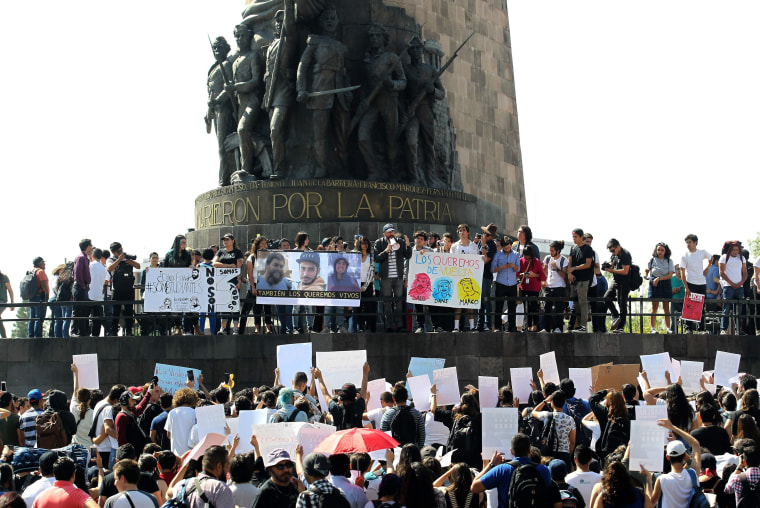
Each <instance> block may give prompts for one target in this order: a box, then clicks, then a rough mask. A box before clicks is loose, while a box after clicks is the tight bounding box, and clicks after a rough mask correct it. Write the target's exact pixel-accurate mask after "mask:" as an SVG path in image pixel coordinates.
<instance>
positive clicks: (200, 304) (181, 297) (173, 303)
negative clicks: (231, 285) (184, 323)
mask: <svg viewBox="0 0 760 508" xmlns="http://www.w3.org/2000/svg"><path fill="white" fill-rule="evenodd" d="M212 270H213V269H212ZM207 307H208V284H207V283H206V281H205V279H204V278H203V277H202V276H201V272H200V270H199V269H197V268H151V269H150V270H148V271H147V273H146V274H145V292H144V293H143V308H144V310H145V312H162V313H169V312H203V311H204V310H205V309H206V308H207Z"/></svg>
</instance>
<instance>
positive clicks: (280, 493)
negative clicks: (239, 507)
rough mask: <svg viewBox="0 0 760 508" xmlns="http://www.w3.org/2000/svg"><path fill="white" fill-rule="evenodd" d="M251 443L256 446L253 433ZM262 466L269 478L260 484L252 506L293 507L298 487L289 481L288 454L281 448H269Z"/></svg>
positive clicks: (290, 472) (265, 507) (290, 474)
mask: <svg viewBox="0 0 760 508" xmlns="http://www.w3.org/2000/svg"><path fill="white" fill-rule="evenodd" d="M251 444H252V445H253V447H254V448H258V441H257V439H256V436H255V435H254V436H251ZM299 448H300V446H299ZM297 449H298V448H297ZM264 468H265V469H266V471H267V473H269V479H268V480H267V481H265V482H264V483H263V484H262V485H261V490H260V491H259V497H258V498H256V501H255V502H254V503H253V508H295V506H296V500H297V499H298V487H296V485H295V484H294V483H293V482H292V481H291V479H292V478H293V461H292V460H290V454H289V453H288V452H287V451H285V450H284V449H283V448H275V449H274V450H271V451H270V452H269V453H268V454H267V456H266V457H264ZM299 483H300V482H299Z"/></svg>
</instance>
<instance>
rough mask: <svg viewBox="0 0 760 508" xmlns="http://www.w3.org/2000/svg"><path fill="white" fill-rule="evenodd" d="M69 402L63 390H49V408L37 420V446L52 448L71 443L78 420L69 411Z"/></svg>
mask: <svg viewBox="0 0 760 508" xmlns="http://www.w3.org/2000/svg"><path fill="white" fill-rule="evenodd" d="M67 402H68V401H67V399H66V394H65V393H63V392H62V391H59V390H51V391H49V392H48V395H47V408H46V409H45V411H43V412H42V413H40V415H39V416H37V420H36V421H35V426H36V433H37V448H46V449H48V450H52V449H54V448H63V447H64V446H66V445H68V444H69V443H71V438H72V436H74V435H75V434H76V433H77V421H76V418H74V415H73V414H72V413H71V411H69V407H68V403H67ZM53 415H55V417H54V416H53ZM43 422H46V424H43Z"/></svg>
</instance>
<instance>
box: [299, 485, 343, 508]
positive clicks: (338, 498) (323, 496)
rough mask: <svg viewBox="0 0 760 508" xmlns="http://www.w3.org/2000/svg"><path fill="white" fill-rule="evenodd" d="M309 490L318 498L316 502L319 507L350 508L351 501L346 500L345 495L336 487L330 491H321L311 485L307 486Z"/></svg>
mask: <svg viewBox="0 0 760 508" xmlns="http://www.w3.org/2000/svg"><path fill="white" fill-rule="evenodd" d="M309 492H313V493H314V494H316V495H317V497H318V498H319V501H318V503H317V506H318V507H319V508H351V503H349V502H348V499H346V496H344V495H343V493H342V492H341V491H340V490H338V489H337V488H336V489H334V490H333V491H332V492H322V491H321V490H319V489H318V488H317V487H315V486H314V485H312V486H311V487H309Z"/></svg>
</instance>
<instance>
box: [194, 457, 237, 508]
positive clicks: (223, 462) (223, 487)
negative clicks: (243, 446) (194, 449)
mask: <svg viewBox="0 0 760 508" xmlns="http://www.w3.org/2000/svg"><path fill="white" fill-rule="evenodd" d="M229 470H230V458H229V456H228V455H227V449H226V448H225V447H224V446H210V447H209V448H208V449H206V451H205V452H204V453H203V472H202V473H201V474H199V475H198V476H197V477H196V481H192V482H191V481H189V482H188V483H189V485H188V487H187V489H186V490H185V492H186V494H187V497H186V498H185V499H187V501H188V504H189V506H191V507H198V506H205V505H208V506H218V507H220V508H221V507H223V506H235V497H234V496H233V495H232V491H231V490H230V488H229V487H228V486H227V484H226V483H225V482H226V481H227V473H228V472H229Z"/></svg>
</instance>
